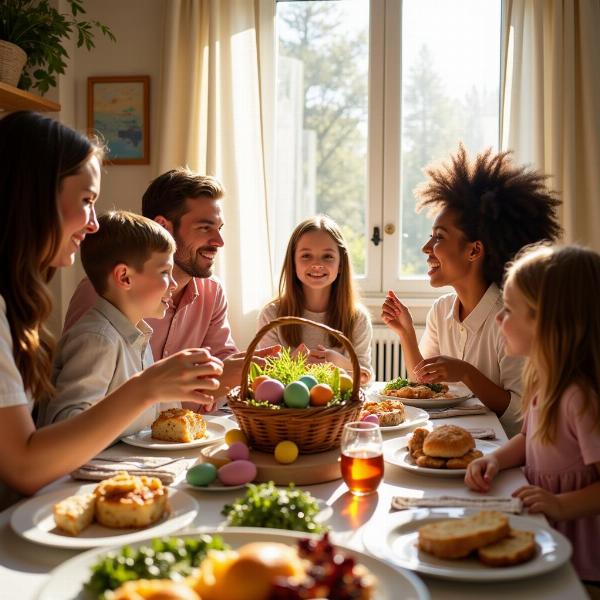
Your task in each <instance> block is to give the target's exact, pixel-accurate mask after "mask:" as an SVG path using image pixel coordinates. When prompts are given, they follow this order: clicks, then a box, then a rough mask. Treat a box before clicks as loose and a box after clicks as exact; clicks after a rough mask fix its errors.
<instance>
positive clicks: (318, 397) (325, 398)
mask: <svg viewBox="0 0 600 600" xmlns="http://www.w3.org/2000/svg"><path fill="white" fill-rule="evenodd" d="M331 400H333V390H332V389H331V386H329V385H327V384H326V383H319V384H317V385H315V386H314V387H313V388H312V390H310V405H311V406H325V405H326V404H327V403H328V402H331Z"/></svg>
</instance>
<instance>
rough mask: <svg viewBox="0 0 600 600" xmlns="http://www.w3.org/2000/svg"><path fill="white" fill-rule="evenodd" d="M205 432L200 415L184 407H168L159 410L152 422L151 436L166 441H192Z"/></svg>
mask: <svg viewBox="0 0 600 600" xmlns="http://www.w3.org/2000/svg"><path fill="white" fill-rule="evenodd" d="M205 434H206V421H205V420H204V419H203V417H202V415H199V414H198V413H195V412H194V411H191V410H186V409H185V408H170V409H169V410H164V411H163V412H161V413H160V414H159V415H158V417H157V418H156V420H155V421H154V423H152V437H153V438H154V439H157V440H164V441H166V442H193V441H194V440H198V439H200V438H203V437H204V435H205Z"/></svg>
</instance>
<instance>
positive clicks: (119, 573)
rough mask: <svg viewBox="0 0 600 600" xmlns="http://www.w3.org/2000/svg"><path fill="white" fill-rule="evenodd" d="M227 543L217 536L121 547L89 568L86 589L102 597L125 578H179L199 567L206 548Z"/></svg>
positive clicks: (124, 580) (221, 548) (176, 539)
mask: <svg viewBox="0 0 600 600" xmlns="http://www.w3.org/2000/svg"><path fill="white" fill-rule="evenodd" d="M227 548H228V546H227V545H226V544H225V543H224V542H223V540H222V539H221V538H220V537H219V536H216V535H215V536H210V535H203V536H201V537H199V538H178V537H172V538H160V539H159V538H157V539H153V540H151V541H150V543H149V544H147V545H144V546H140V547H139V548H131V547H130V546H124V547H123V548H121V549H120V550H119V551H118V552H110V553H108V554H105V555H104V556H102V557H101V558H100V560H99V561H98V562H97V563H96V564H94V565H93V566H92V567H91V570H92V576H91V577H90V579H89V580H88V582H87V583H86V584H85V589H86V590H87V591H88V592H89V593H90V594H92V595H93V597H95V598H100V599H104V598H105V597H106V596H105V593H106V592H107V591H109V590H116V589H117V588H118V587H119V586H121V585H123V584H124V583H125V582H126V581H133V580H137V579H173V580H179V579H183V578H184V577H187V576H188V575H190V574H191V573H192V571H193V570H194V568H195V567H197V566H199V564H200V563H201V562H202V559H203V558H204V557H205V556H206V553H207V552H208V551H209V550H225V549H227Z"/></svg>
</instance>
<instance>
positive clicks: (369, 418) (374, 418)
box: [361, 415, 379, 425]
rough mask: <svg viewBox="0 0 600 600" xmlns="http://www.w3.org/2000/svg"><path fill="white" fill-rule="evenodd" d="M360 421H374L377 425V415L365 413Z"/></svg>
mask: <svg viewBox="0 0 600 600" xmlns="http://www.w3.org/2000/svg"><path fill="white" fill-rule="evenodd" d="M361 421H364V422H365V423H376V424H377V425H379V417H378V416H377V415H365V416H364V417H363V418H362V419H361Z"/></svg>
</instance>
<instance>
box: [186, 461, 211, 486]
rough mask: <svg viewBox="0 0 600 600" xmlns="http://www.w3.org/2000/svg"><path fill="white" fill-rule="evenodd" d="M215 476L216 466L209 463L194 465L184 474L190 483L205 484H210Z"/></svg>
mask: <svg viewBox="0 0 600 600" xmlns="http://www.w3.org/2000/svg"><path fill="white" fill-rule="evenodd" d="M216 478H217V468H216V467H215V465H213V464H211V463H202V464H200V465H196V466H194V467H192V468H191V469H188V472H187V473H186V475H185V479H186V481H187V482H188V483H189V484H190V485H197V486H205V485H209V484H211V483H212V482H213V481H214V480H215V479H216Z"/></svg>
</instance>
